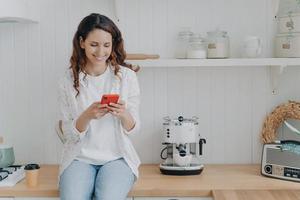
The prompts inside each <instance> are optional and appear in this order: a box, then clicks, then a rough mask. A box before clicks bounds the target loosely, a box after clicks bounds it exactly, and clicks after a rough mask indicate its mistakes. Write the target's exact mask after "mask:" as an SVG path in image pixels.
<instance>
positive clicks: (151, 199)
mask: <svg viewBox="0 0 300 200" xmlns="http://www.w3.org/2000/svg"><path fill="white" fill-rule="evenodd" d="M133 199H134V200H213V198H212V197H134V198H133Z"/></svg>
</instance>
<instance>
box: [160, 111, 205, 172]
mask: <svg viewBox="0 0 300 200" xmlns="http://www.w3.org/2000/svg"><path fill="white" fill-rule="evenodd" d="M197 120H198V118H197V117H193V118H191V119H187V118H183V117H182V116H179V117H178V118H177V119H171V118H170V117H165V118H164V123H163V143H162V144H163V145H165V148H164V149H163V150H162V151H161V158H162V159H164V162H163V163H161V164H160V171H161V173H163V174H167V175H195V174H200V173H201V172H202V170H203V168H204V165H203V164H202V163H201V162H200V156H201V155H202V147H203V144H205V143H206V140H205V139H204V138H201V137H200V134H199V131H198V125H199V123H198V121H197Z"/></svg>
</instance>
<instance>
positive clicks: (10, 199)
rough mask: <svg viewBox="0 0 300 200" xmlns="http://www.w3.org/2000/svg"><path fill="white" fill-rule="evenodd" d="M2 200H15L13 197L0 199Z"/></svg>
mask: <svg viewBox="0 0 300 200" xmlns="http://www.w3.org/2000/svg"><path fill="white" fill-rule="evenodd" d="M0 200H14V198H13V197H0Z"/></svg>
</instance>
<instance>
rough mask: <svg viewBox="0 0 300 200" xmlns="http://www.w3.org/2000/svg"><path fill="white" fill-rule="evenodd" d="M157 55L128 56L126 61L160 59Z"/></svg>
mask: <svg viewBox="0 0 300 200" xmlns="http://www.w3.org/2000/svg"><path fill="white" fill-rule="evenodd" d="M158 58H159V55H157V54H127V55H126V60H145V59H158Z"/></svg>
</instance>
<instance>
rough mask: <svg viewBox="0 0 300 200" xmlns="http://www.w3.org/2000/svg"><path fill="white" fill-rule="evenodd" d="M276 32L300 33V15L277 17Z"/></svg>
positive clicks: (292, 14)
mask: <svg viewBox="0 0 300 200" xmlns="http://www.w3.org/2000/svg"><path fill="white" fill-rule="evenodd" d="M278 32H279V33H289V32H290V33H291V32H293V33H294V32H300V13H291V14H289V15H284V16H279V17H278Z"/></svg>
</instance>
